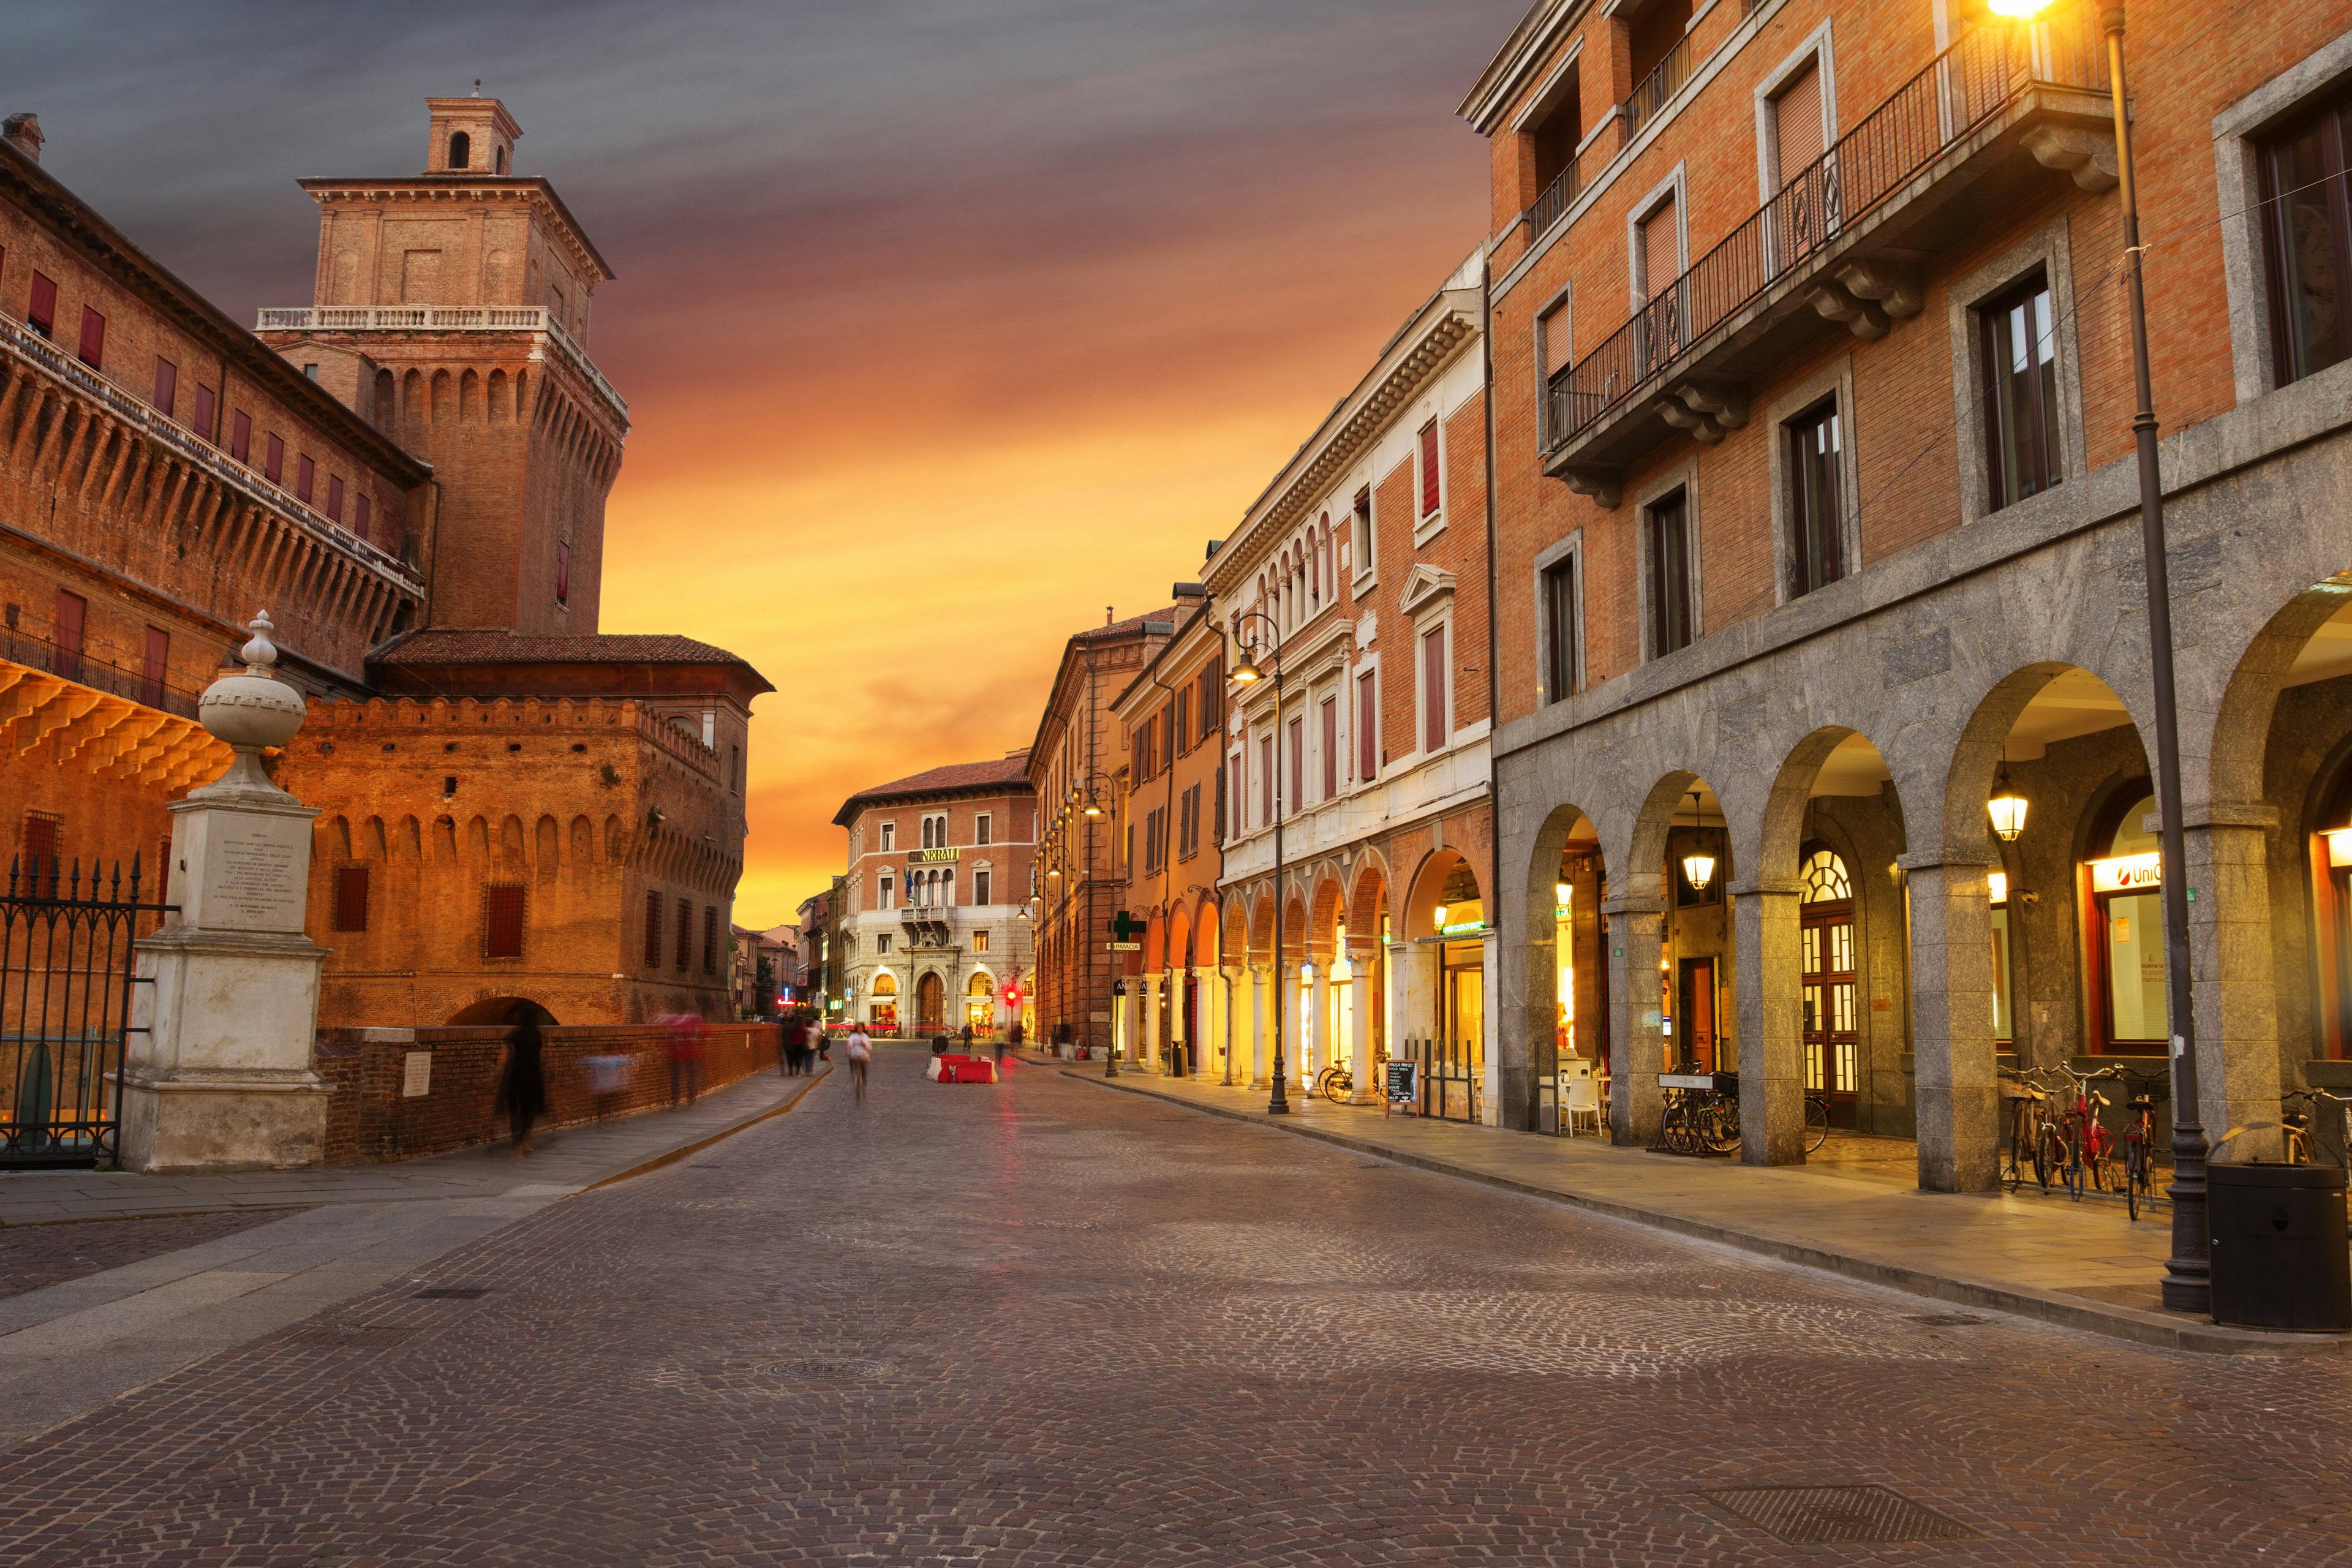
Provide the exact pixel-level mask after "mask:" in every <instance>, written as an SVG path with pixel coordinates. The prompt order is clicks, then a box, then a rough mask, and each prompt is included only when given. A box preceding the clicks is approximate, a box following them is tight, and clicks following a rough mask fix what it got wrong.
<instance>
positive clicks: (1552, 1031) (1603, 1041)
mask: <svg viewBox="0 0 2352 1568" xmlns="http://www.w3.org/2000/svg"><path fill="white" fill-rule="evenodd" d="M1571 845H1589V846H1590V848H1589V850H1588V851H1586V852H1587V853H1589V854H1590V855H1591V857H1592V858H1593V860H1594V862H1595V864H1596V866H1597V867H1601V868H1605V866H1606V859H1605V858H1604V857H1603V855H1602V852H1601V839H1600V829H1599V828H1598V827H1597V826H1594V824H1593V821H1592V817H1591V815H1590V814H1589V813H1587V812H1585V811H1584V810H1583V809H1582V808H1581V807H1579V806H1576V805H1556V806H1554V807H1552V809H1551V810H1550V812H1549V813H1548V814H1547V815H1546V816H1545V817H1544V820H1543V824H1542V826H1539V827H1538V828H1537V829H1536V835H1535V843H1534V845H1533V847H1531V848H1530V849H1529V851H1528V873H1527V885H1526V888H1525V907H1524V908H1523V909H1522V910H1519V911H1518V914H1519V919H1520V922H1521V923H1520V925H1519V929H1520V930H1521V931H1524V932H1526V940H1525V941H1524V942H1523V943H1520V944H1517V945H1519V946H1521V947H1522V948H1523V950H1524V952H1525V953H1526V959H1527V965H1528V969H1527V980H1526V982H1525V984H1524V987H1523V993H1522V998H1521V1000H1522V1004H1523V1010H1524V1012H1525V1015H1526V1017H1525V1022H1524V1024H1523V1027H1524V1029H1525V1031H1526V1036H1527V1041H1528V1048H1527V1050H1526V1052H1525V1053H1524V1054H1525V1060H1524V1061H1523V1062H1522V1061H1519V1060H1515V1059H1513V1057H1514V1055H1515V1053H1512V1052H1508V1051H1506V1052H1505V1054H1504V1061H1503V1070H1502V1074H1501V1083H1502V1088H1503V1097H1504V1103H1503V1106H1502V1108H1501V1109H1502V1112H1503V1116H1504V1118H1505V1125H1506V1126H1513V1127H1520V1128H1535V1127H1539V1126H1540V1125H1541V1124H1542V1111H1543V1109H1544V1106H1545V1104H1546V1103H1547V1095H1546V1093H1545V1089H1544V1086H1545V1084H1546V1083H1547V1081H1548V1080H1549V1082H1550V1083H1551V1085H1552V1088H1551V1089H1550V1094H1551V1096H1554V1097H1556V1096H1557V1095H1558V1093H1559V1089H1558V1079H1557V1078H1556V1077H1555V1076H1554V1075H1556V1074H1557V1073H1558V1072H1559V1058H1560V1054H1561V1050H1562V1047H1563V1046H1564V1045H1565V1044H1566V1041H1565V1040H1564V1038H1563V1033H1564V1032H1563V1030H1562V1028H1561V1017H1562V1011H1561V1007H1560V995H1559V971H1560V967H1561V961H1560V954H1559V941H1560V933H1559V923H1560V922H1559V918H1558V915H1557V910H1558V908H1559V898H1558V892H1557V889H1558V884H1559V880H1560V876H1561V868H1562V866H1563V865H1564V864H1565V863H1566V861H1567V860H1568V858H1569V857H1570V853H1571V851H1570V846H1571ZM1603 874H1605V871H1604V873H1603ZM1598 891H1599V889H1598V888H1597V887H1596V888H1595V889H1594V892H1595V894H1596V895H1597V893H1598ZM1590 902H1591V906H1592V907H1589V908H1580V907H1578V906H1577V905H1576V903H1575V902H1574V900H1573V898H1571V900H1570V922H1571V926H1570V929H1571V932H1572V933H1573V932H1578V931H1585V930H1586V929H1587V927H1588V926H1589V928H1590V930H1591V935H1592V937H1593V939H1594V943H1593V944H1594V946H1595V947H1596V948H1597V946H1598V945H1599V943H1598V938H1599V935H1600V923H1601V922H1600V910H1599V908H1598V902H1599V900H1598V898H1597V896H1596V897H1594V898H1593V899H1591V900H1590ZM1507 918H1508V917H1506V920H1507ZM1575 942H1576V937H1575V935H1574V934H1571V936H1570V943H1571V956H1573V946H1574V943H1575ZM1592 962H1593V963H1594V964H1595V966H1596V967H1597V966H1599V965H1600V964H1601V958H1600V957H1599V955H1598V954H1597V953H1596V954H1595V956H1594V958H1593V960H1592ZM1585 978H1586V977H1585V976H1583V975H1582V974H1581V973H1579V975H1578V981H1579V983H1580V988H1585V987H1584V985H1583V984H1582V983H1583V982H1584V981H1585ZM1590 989H1591V990H1592V992H1593V993H1594V995H1595V1000H1594V1001H1591V1002H1588V1003H1586V1004H1585V1005H1584V1006H1583V1009H1582V1011H1581V1012H1580V1014H1579V1016H1580V1017H1590V1019H1591V1022H1590V1024H1588V1025H1587V1026H1585V1030H1584V1034H1583V1036H1582V1037H1580V1039H1579V1040H1578V1042H1577V1043H1578V1046H1579V1054H1580V1056H1583V1057H1585V1058H1587V1059H1590V1060H1592V1061H1595V1062H1597V1063H1602V1064H1605V1063H1606V1062H1607V1061H1608V1060H1609V1039H1610V1032H1611V1031H1610V1027H1609V1023H1608V1020H1607V1018H1606V1016H1605V1014H1604V1013H1603V1012H1602V1011H1601V1004H1600V1002H1599V1000H1598V998H1600V997H1604V996H1606V994H1607V987H1606V984H1605V981H1604V983H1603V984H1601V985H1599V986H1593V987H1590ZM1571 1001H1573V998H1571ZM1502 1038H1504V1039H1506V1040H1507V1038H1508V1036H1507V1034H1505V1035H1503V1036H1502ZM1587 1047H1589V1048H1587ZM1552 1110H1553V1114H1554V1115H1559V1114H1560V1108H1559V1105H1558V1104H1557V1102H1556V1100H1554V1101H1553V1103H1552ZM1514 1118H1517V1119H1516V1120H1514ZM1630 1136H1631V1135H1630V1133H1629V1134H1628V1137H1629V1138H1630Z"/></svg>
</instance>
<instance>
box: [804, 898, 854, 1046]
mask: <svg viewBox="0 0 2352 1568" xmlns="http://www.w3.org/2000/svg"><path fill="white" fill-rule="evenodd" d="M847 883H848V879H847V878H845V877H835V879H833V884H832V886H830V887H828V888H827V889H825V890H824V892H822V893H818V894H816V895H814V897H812V898H807V899H803V900H801V904H800V909H799V911H798V913H799V916H800V918H799V919H798V920H797V921H794V922H793V924H794V925H796V926H797V927H798V928H799V930H800V933H801V934H800V949H799V952H798V954H797V959H798V964H799V971H798V974H799V977H798V979H797V980H796V981H795V982H794V983H793V1003H794V1004H795V1005H800V1006H805V1007H811V1008H814V1009H815V1010H816V1011H817V1012H818V1013H819V1014H820V1015H822V1016H823V1017H824V1020H825V1022H826V1023H827V1024H838V1023H843V1022H845V1021H846V1019H845V1013H844V1010H843V1007H842V1005H841V988H842V964H841V905H842V901H843V900H842V892H843V889H844V888H845V887H846V885H847Z"/></svg>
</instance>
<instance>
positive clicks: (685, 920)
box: [675, 899, 694, 969]
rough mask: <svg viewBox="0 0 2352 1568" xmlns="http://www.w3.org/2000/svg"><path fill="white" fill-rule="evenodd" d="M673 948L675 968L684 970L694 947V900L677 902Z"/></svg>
mask: <svg viewBox="0 0 2352 1568" xmlns="http://www.w3.org/2000/svg"><path fill="white" fill-rule="evenodd" d="M675 946H676V948H677V966H678V967H679V968H680V969H684V968H685V967H686V966H687V963H688V958H689V957H690V956H691V954H692V952H693V947H694V900H691V899H680V900H678V901H677V939H676V942H675Z"/></svg>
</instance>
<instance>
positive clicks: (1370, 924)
mask: <svg viewBox="0 0 2352 1568" xmlns="http://www.w3.org/2000/svg"><path fill="white" fill-rule="evenodd" d="M1388 905H1389V868H1388V865H1387V863H1386V862H1385V861H1384V860H1382V859H1381V857H1380V854H1379V852H1378V851H1376V850H1369V849H1368V850H1366V851H1365V852H1364V854H1363V856H1362V857H1361V858H1359V859H1358V860H1357V862H1356V879H1355V885H1354V886H1353V888H1351V889H1349V894H1348V911H1347V913H1348V930H1349V931H1351V932H1353V933H1355V934H1356V935H1357V937H1358V938H1360V940H1363V941H1370V942H1378V941H1379V940H1380V936H1381V915H1382V914H1383V913H1384V912H1385V911H1386V910H1387V909H1388Z"/></svg>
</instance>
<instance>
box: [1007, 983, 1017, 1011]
mask: <svg viewBox="0 0 2352 1568" xmlns="http://www.w3.org/2000/svg"><path fill="white" fill-rule="evenodd" d="M1004 1002H1005V1005H1007V1006H1011V1007H1018V1006H1019V1005H1021V987H1019V986H1018V985H1008V986H1006V987H1005V988H1004Z"/></svg>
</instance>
